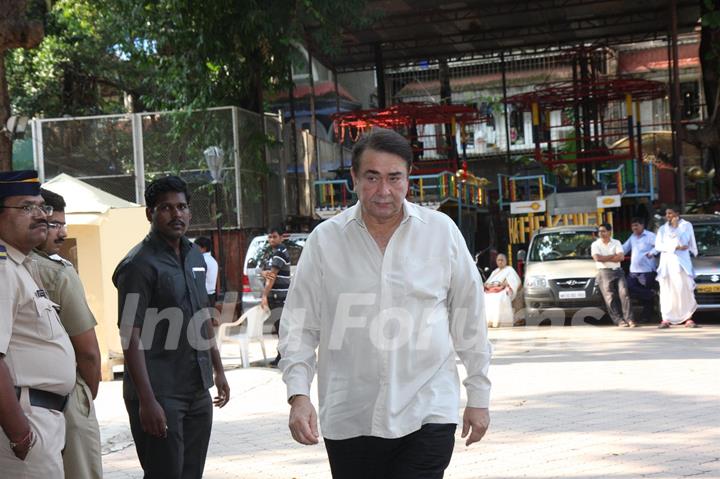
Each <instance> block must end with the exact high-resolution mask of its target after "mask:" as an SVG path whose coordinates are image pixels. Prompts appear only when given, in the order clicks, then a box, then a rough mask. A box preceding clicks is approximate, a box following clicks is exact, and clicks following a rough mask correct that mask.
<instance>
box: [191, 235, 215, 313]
mask: <svg viewBox="0 0 720 479" xmlns="http://www.w3.org/2000/svg"><path fill="white" fill-rule="evenodd" d="M195 244H196V245H198V248H200V252H201V253H202V255H203V259H204V260H205V268H206V270H205V289H206V290H207V295H208V301H209V303H210V305H211V306H212V305H214V304H215V301H216V300H217V296H216V294H215V288H216V286H217V277H218V263H217V261H215V258H213V255H212V241H211V240H210V238H208V237H207V236H201V237H199V238H197V239H196V240H195Z"/></svg>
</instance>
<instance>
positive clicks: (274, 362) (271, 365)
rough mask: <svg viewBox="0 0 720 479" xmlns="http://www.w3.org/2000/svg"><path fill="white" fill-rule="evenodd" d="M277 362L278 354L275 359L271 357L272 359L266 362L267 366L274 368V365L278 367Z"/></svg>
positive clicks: (278, 360)
mask: <svg viewBox="0 0 720 479" xmlns="http://www.w3.org/2000/svg"><path fill="white" fill-rule="evenodd" d="M279 362H280V355H279V354H278V355H277V356H276V357H275V359H273V360H272V361H270V362H269V363H268V366H270V367H271V368H276V367H278V363H279Z"/></svg>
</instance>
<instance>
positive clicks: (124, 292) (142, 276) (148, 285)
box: [115, 260, 155, 334]
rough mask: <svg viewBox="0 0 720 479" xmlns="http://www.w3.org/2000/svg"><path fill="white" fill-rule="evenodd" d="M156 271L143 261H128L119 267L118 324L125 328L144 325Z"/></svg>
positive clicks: (116, 279) (117, 285)
mask: <svg viewBox="0 0 720 479" xmlns="http://www.w3.org/2000/svg"><path fill="white" fill-rule="evenodd" d="M154 283H155V274H154V271H153V270H152V269H151V268H150V267H149V266H147V265H146V264H145V263H143V262H141V261H137V260H134V261H128V262H126V263H124V264H122V265H120V267H119V268H118V271H117V273H116V276H115V287H117V290H118V326H119V327H120V331H121V334H122V333H123V332H124V331H125V330H124V329H123V328H127V327H128V326H130V327H137V328H140V327H142V325H143V323H144V322H145V312H146V311H147V308H148V305H149V304H150V298H151V296H152V291H153V284H154Z"/></svg>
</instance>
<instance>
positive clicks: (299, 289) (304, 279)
mask: <svg viewBox="0 0 720 479" xmlns="http://www.w3.org/2000/svg"><path fill="white" fill-rule="evenodd" d="M317 242H318V240H317V236H316V235H315V234H311V235H310V236H309V237H308V240H307V241H306V243H305V246H304V248H303V251H302V254H301V255H300V261H299V262H298V265H297V270H296V272H295V276H294V278H293V280H292V282H291V283H290V289H289V291H288V295H287V300H286V301H285V307H284V308H283V312H282V317H281V319H280V343H279V345H278V350H279V351H280V356H281V358H282V359H281V360H280V364H279V367H280V369H281V370H282V371H283V381H284V382H285V385H286V386H287V397H288V398H290V397H291V396H294V395H296V394H303V395H306V396H310V386H311V384H312V380H313V377H314V376H315V369H316V365H317V355H316V350H317V347H318V345H319V344H320V315H321V306H320V292H321V285H322V271H323V267H322V258H321V256H320V254H319V251H320V248H319V246H318V244H317Z"/></svg>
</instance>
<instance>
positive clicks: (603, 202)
mask: <svg viewBox="0 0 720 479" xmlns="http://www.w3.org/2000/svg"><path fill="white" fill-rule="evenodd" d="M620 205H621V200H620V195H607V196H598V197H597V207H598V209H600V208H619V207H620Z"/></svg>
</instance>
